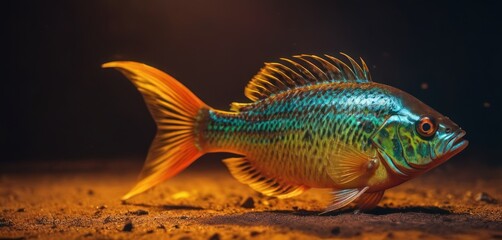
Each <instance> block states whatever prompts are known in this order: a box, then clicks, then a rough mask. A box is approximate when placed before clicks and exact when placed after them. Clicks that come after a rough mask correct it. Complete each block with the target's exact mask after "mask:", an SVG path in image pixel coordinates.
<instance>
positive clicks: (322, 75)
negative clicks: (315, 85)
mask: <svg viewBox="0 0 502 240" xmlns="http://www.w3.org/2000/svg"><path fill="white" fill-rule="evenodd" d="M293 57H295V58H298V59H300V60H302V61H304V62H305V63H306V64H308V65H309V67H311V68H312V70H313V72H314V73H315V74H316V75H317V76H318V77H319V78H320V79H321V80H322V81H329V78H328V76H327V75H326V73H324V72H323V71H322V70H321V69H320V68H319V67H318V66H316V65H315V64H313V63H312V62H310V61H309V60H306V59H305V58H303V57H302V56H300V55H297V56H293Z"/></svg>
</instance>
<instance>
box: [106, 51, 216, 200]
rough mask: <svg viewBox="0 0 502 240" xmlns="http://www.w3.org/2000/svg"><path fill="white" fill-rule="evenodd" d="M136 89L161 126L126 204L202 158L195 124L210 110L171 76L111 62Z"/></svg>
mask: <svg viewBox="0 0 502 240" xmlns="http://www.w3.org/2000/svg"><path fill="white" fill-rule="evenodd" d="M102 67H103V68H116V69H117V70H119V71H120V72H122V73H123V74H124V75H125V76H126V77H127V78H129V80H131V82H132V83H133V84H134V85H136V87H137V88H138V90H139V91H140V92H141V94H142V95H143V98H144V99H145V102H146V105H147V106H148V109H149V110H150V113H151V114H152V117H153V119H154V120H155V122H156V123H157V135H156V136H155V139H154V140H153V142H152V145H151V146H150V150H149V152H148V156H147V159H146V162H145V165H144V166H143V170H142V171H141V174H140V176H139V181H138V183H137V184H136V186H134V187H133V188H132V190H131V191H129V192H128V193H127V194H126V195H124V196H123V197H122V199H123V200H125V199H128V198H130V197H132V196H135V195H137V194H139V193H142V192H144V191H146V190H148V189H149V188H151V187H153V186H155V185H157V184H159V183H161V182H163V181H165V180H167V179H169V178H171V177H173V176H175V175H176V174H178V173H179V172H180V171H182V170H183V169H185V168H186V167H188V166H189V165H190V164H191V163H192V162H194V161H195V160H196V159H197V158H199V157H200V156H201V155H202V154H204V153H203V152H202V151H200V150H199V149H198V148H197V147H196V139H194V124H195V123H196V117H197V115H198V114H199V112H200V110H201V109H203V108H208V107H207V106H206V105H205V104H204V103H203V102H202V101H201V100H200V99H199V98H197V96H195V95H194V94H193V93H192V92H190V90H188V89H187V88H186V87H185V86H183V85H182V84H181V83H179V82H178V81H177V80H176V79H174V78H173V77H171V76H169V75H168V74H166V73H164V72H162V71H160V70H158V69H155V68H153V67H150V66H148V65H145V64H142V63H137V62H125V61H124V62H109V63H105V64H103V66H102Z"/></svg>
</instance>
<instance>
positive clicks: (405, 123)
mask: <svg viewBox="0 0 502 240" xmlns="http://www.w3.org/2000/svg"><path fill="white" fill-rule="evenodd" d="M397 96H398V97H399V100H400V101H399V102H400V104H401V106H400V107H399V110H397V111H395V112H394V113H393V114H392V115H389V116H387V119H386V120H385V121H384V123H383V124H382V125H381V126H380V128H379V129H378V130H377V131H376V132H375V134H374V135H373V137H372V142H373V144H374V145H376V148H377V151H378V153H379V154H380V156H381V158H382V159H383V161H385V162H387V163H388V166H389V167H390V168H391V169H392V170H393V171H394V172H396V173H398V174H400V175H403V176H413V175H417V174H421V173H424V172H426V171H428V170H430V169H432V168H434V167H436V166H438V165H439V164H441V163H443V162H445V161H446V160H448V159H450V158H451V157H453V156H455V155H456V154H458V153H459V152H461V151H462V150H464V149H465V148H466V147H467V145H468V141H467V140H464V139H463V137H464V136H465V134H466V132H465V131H464V130H462V129H461V128H460V127H459V126H458V125H457V124H456V123H454V122H453V121H452V120H451V119H449V118H448V117H446V116H444V115H442V114H441V113H439V112H437V111H436V110H434V109H432V108H431V107H429V106H427V105H426V104H424V103H422V102H421V101H420V100H418V99H416V98H414V97H413V96H411V95H409V94H407V93H404V92H402V91H399V94H397Z"/></svg>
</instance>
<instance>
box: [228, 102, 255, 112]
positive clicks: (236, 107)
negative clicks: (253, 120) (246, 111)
mask: <svg viewBox="0 0 502 240" xmlns="http://www.w3.org/2000/svg"><path fill="white" fill-rule="evenodd" d="M252 104H253V103H239V102H232V103H230V110H231V111H234V112H240V111H241V109H242V108H245V107H248V106H250V105H252Z"/></svg>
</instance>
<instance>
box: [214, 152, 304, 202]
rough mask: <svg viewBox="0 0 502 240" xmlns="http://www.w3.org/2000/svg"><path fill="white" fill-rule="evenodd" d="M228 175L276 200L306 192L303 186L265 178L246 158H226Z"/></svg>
mask: <svg viewBox="0 0 502 240" xmlns="http://www.w3.org/2000/svg"><path fill="white" fill-rule="evenodd" d="M223 162H224V163H225V164H226V165H227V167H228V169H229V170H230V173H231V174H232V176H234V178H236V179H237V180H238V181H239V182H241V183H244V184H247V185H249V186H250V187H251V188H252V189H254V190H255V191H258V192H261V193H263V194H264V195H267V196H273V197H277V198H289V197H294V196H296V195H299V194H301V193H303V192H304V191H306V190H308V189H309V187H307V186H304V185H295V184H289V183H286V182H284V181H281V180H279V179H277V178H274V177H271V176H267V175H266V174H264V173H262V172H261V171H260V170H258V169H257V168H255V167H254V166H253V165H252V163H251V162H250V161H249V160H248V159H246V158H227V159H225V160H223Z"/></svg>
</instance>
